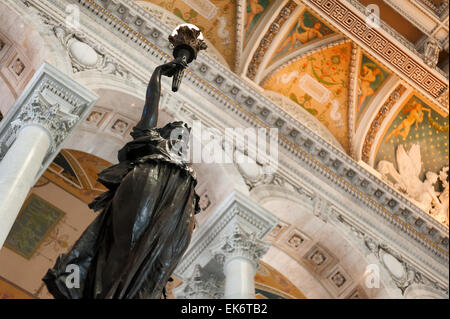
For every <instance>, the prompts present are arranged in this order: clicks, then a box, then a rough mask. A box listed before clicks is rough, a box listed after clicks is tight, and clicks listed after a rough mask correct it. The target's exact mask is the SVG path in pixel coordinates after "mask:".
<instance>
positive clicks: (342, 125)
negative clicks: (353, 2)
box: [263, 43, 352, 150]
mask: <svg viewBox="0 0 450 319" xmlns="http://www.w3.org/2000/svg"><path fill="white" fill-rule="evenodd" d="M351 51H352V44H351V43H343V44H339V45H336V46H334V47H331V48H328V49H324V50H322V51H320V52H317V53H314V54H311V55H308V56H305V57H303V58H301V59H299V60H297V61H295V62H293V63H291V64H289V65H287V66H285V67H283V68H282V69H281V70H279V71H276V72H275V73H274V74H273V75H271V76H269V78H268V79H267V80H266V81H265V83H264V84H263V87H264V89H266V90H271V91H275V92H278V93H281V94H283V95H285V96H286V97H288V98H289V99H291V100H293V101H294V102H295V103H297V104H298V105H299V107H303V108H304V109H306V110H307V111H308V112H310V113H311V114H312V115H313V116H315V117H316V118H317V119H318V120H319V121H320V122H322V123H323V124H324V125H325V126H326V127H327V128H328V129H329V130H330V131H331V132H332V133H333V135H334V136H335V137H336V139H337V140H338V141H339V142H340V143H341V145H342V146H343V147H344V148H345V149H346V150H348V146H349V145H348V127H347V118H348V84H349V73H350V56H351Z"/></svg>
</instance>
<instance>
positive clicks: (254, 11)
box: [244, 0, 264, 33]
mask: <svg viewBox="0 0 450 319" xmlns="http://www.w3.org/2000/svg"><path fill="white" fill-rule="evenodd" d="M248 9H250V11H249V10H248ZM248 9H247V22H246V23H245V26H244V28H245V33H247V32H248V29H249V28H250V26H251V25H252V22H253V19H255V16H256V15H258V14H260V13H262V12H263V11H264V7H263V6H262V5H261V4H259V0H248Z"/></svg>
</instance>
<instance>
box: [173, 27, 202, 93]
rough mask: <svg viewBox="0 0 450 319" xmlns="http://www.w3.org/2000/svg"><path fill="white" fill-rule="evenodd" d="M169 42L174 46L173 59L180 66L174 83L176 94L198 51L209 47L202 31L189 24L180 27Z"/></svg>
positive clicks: (174, 77)
mask: <svg viewBox="0 0 450 319" xmlns="http://www.w3.org/2000/svg"><path fill="white" fill-rule="evenodd" d="M169 41H170V43H172V45H173V46H174V49H173V57H174V58H175V61H176V62H178V63H179V64H180V66H179V68H178V70H177V71H176V72H175V74H174V76H173V81H172V91H173V92H176V91H178V89H179V87H180V84H181V80H182V78H183V74H184V69H185V68H186V67H187V65H188V63H191V62H192V61H193V60H194V59H196V58H197V53H198V51H200V50H206V48H207V46H206V43H205V41H203V36H202V33H201V32H200V30H199V29H198V28H197V27H196V26H194V25H189V24H182V25H180V26H178V27H177V28H176V29H175V30H174V32H172V34H171V35H170V36H169Z"/></svg>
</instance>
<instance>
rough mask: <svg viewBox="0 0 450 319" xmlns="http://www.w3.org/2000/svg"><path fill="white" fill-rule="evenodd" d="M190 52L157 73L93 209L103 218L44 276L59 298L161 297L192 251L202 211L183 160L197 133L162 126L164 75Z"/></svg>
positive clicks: (105, 173) (181, 63)
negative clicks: (75, 272) (74, 270)
mask: <svg viewBox="0 0 450 319" xmlns="http://www.w3.org/2000/svg"><path fill="white" fill-rule="evenodd" d="M191 31H192V30H191ZM182 51H183V50H182ZM183 54H184V56H183ZM183 54H180V55H179V57H177V58H176V59H175V60H174V61H172V62H169V63H166V64H163V65H160V66H158V67H157V68H156V69H155V70H154V72H153V75H152V77H151V79H150V83H149V85H148V88H147V95H146V101H145V106H144V110H143V113H142V117H141V120H140V121H139V123H138V124H137V125H136V126H135V127H134V129H133V131H132V133H131V135H132V137H133V141H131V142H129V143H127V144H126V145H125V146H124V147H123V148H122V149H121V150H120V151H119V153H118V159H119V164H117V165H114V166H111V167H109V168H107V169H105V170H104V171H102V172H101V173H99V175H98V180H99V181H100V182H101V183H102V184H103V185H105V186H106V187H107V188H108V189H109V190H108V191H107V192H106V193H104V194H102V195H100V196H99V197H97V198H96V199H95V200H94V201H93V202H92V203H91V204H90V205H89V207H90V208H92V209H94V210H95V211H101V213H100V215H99V216H98V217H97V218H96V219H95V220H94V222H93V223H92V224H91V225H90V226H89V227H88V228H87V229H86V231H85V232H84V233H83V234H82V236H81V237H80V238H79V240H78V241H77V242H76V243H75V245H74V246H73V248H72V250H71V251H70V252H68V253H67V254H62V255H61V256H59V257H58V260H57V261H56V264H55V266H54V267H53V268H52V269H50V270H49V271H48V273H47V274H46V276H45V277H44V278H43V280H44V282H45V284H46V285H47V287H48V290H49V291H50V293H51V294H52V295H53V296H54V297H55V298H69V299H78V298H99V299H105V298H120V299H122V298H123V299H128V298H145V299H151V298H160V297H161V294H162V292H163V289H164V287H165V286H166V283H167V281H168V280H169V278H170V275H171V274H172V272H173V271H174V269H175V267H176V266H177V264H178V262H179V260H180V258H181V257H182V255H183V254H184V252H185V250H186V249H187V247H188V245H189V242H190V238H191V234H192V231H193V228H194V214H196V213H198V212H199V211H200V209H199V208H198V196H197V194H196V193H195V190H194V188H195V185H196V179H195V176H194V172H193V170H192V168H191V167H189V166H188V165H187V163H185V162H184V161H183V160H182V156H181V155H182V153H183V151H184V150H185V149H186V147H187V142H186V138H185V137H186V136H187V135H188V134H189V129H188V128H187V126H186V125H185V124H183V123H182V122H173V123H169V124H167V125H166V126H164V127H163V128H156V127H155V126H156V123H157V120H158V107H159V98H160V92H161V76H168V77H172V76H175V77H176V75H177V73H178V74H179V73H180V72H181V71H182V70H183V69H184V68H185V67H186V66H187V64H186V61H187V60H186V55H189V52H187V53H186V52H183ZM191 61H192V59H191ZM188 62H189V61H188ZM178 84H179V81H178ZM180 137H181V138H180ZM70 265H74V266H75V267H78V269H79V277H80V280H79V282H80V285H79V287H78V288H77V286H76V285H73V286H74V287H73V288H71V287H72V285H67V281H68V280H69V282H70V278H69V277H70V275H71V272H68V271H67V269H71V268H67V267H68V266H70ZM74 266H70V267H74ZM69 286H70V287H69Z"/></svg>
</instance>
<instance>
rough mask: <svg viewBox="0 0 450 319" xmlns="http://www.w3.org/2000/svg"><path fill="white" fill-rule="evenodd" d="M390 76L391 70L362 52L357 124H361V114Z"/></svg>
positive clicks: (359, 72)
mask: <svg viewBox="0 0 450 319" xmlns="http://www.w3.org/2000/svg"><path fill="white" fill-rule="evenodd" d="M388 77H389V72H388V71H386V70H385V69H384V68H383V67H381V66H380V65H379V64H378V63H377V62H375V60H374V59H372V58H370V57H369V56H368V55H367V54H366V53H362V54H361V62H360V65H359V71H358V86H357V90H358V92H357V100H356V121H357V124H359V120H360V119H361V115H362V114H363V113H364V111H365V110H366V107H367V105H368V104H369V103H370V101H371V99H372V98H373V97H374V96H375V94H376V93H377V90H378V89H379V88H380V87H381V86H382V84H383V83H384V82H385V81H386V79H387V78H388Z"/></svg>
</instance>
